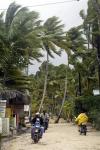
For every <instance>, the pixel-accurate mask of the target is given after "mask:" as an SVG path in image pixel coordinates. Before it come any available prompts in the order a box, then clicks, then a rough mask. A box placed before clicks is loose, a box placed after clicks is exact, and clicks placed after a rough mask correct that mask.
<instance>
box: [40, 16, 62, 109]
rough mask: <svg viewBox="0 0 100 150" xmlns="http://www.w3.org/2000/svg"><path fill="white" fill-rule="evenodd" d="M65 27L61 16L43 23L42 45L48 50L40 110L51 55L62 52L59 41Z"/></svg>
mask: <svg viewBox="0 0 100 150" xmlns="http://www.w3.org/2000/svg"><path fill="white" fill-rule="evenodd" d="M63 27H64V25H63V24H61V21H60V20H59V18H58V17H55V16H54V17H51V18H49V19H47V20H46V22H45V23H44V25H43V29H44V32H43V34H42V45H43V49H44V50H45V51H46V52H47V61H46V73H45V81H44V90H43V96H42V99H41V104H40V107H39V112H40V111H41V109H42V106H43V102H44V98H45V94H46V88H47V78H48V62H49V56H50V57H53V54H52V52H54V53H56V54H57V55H60V53H61V52H60V51H59V49H58V47H57V43H58V42H59V43H60V42H61V41H62V40H63V35H64V32H63Z"/></svg>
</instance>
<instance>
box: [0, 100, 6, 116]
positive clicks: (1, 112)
mask: <svg viewBox="0 0 100 150" xmlns="http://www.w3.org/2000/svg"><path fill="white" fill-rule="evenodd" d="M5 114H6V100H0V118H4V117H5Z"/></svg>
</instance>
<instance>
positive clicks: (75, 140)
mask: <svg viewBox="0 0 100 150" xmlns="http://www.w3.org/2000/svg"><path fill="white" fill-rule="evenodd" d="M2 150H100V132H88V134H87V136H84V135H82V136H81V135H79V133H78V132H77V128H76V127H75V126H73V125H71V124H67V125H66V124H57V125H55V124H52V125H50V127H49V129H48V131H47V132H46V133H45V134H44V136H43V138H42V139H41V140H40V142H39V143H38V144H33V143H32V140H31V137H30V133H26V134H23V135H21V136H18V137H16V138H15V139H13V140H12V141H10V142H5V143H4V147H3V149H2Z"/></svg>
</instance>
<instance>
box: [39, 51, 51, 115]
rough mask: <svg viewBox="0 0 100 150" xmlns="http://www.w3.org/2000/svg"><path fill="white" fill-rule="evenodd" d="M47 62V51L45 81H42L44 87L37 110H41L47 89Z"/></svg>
mask: <svg viewBox="0 0 100 150" xmlns="http://www.w3.org/2000/svg"><path fill="white" fill-rule="evenodd" d="M48 62H49V56H48V52H47V62H46V74H45V81H44V89H43V96H42V99H41V103H40V107H39V112H41V109H42V106H43V102H44V98H45V94H46V89H47V79H48Z"/></svg>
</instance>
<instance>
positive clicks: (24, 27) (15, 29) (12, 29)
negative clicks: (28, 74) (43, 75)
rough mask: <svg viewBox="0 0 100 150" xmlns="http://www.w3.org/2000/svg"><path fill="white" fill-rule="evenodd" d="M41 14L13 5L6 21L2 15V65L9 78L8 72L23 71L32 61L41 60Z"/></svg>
mask: <svg viewBox="0 0 100 150" xmlns="http://www.w3.org/2000/svg"><path fill="white" fill-rule="evenodd" d="M40 23H41V21H40V20H39V14H38V13H37V12H35V11H29V10H28V8H26V7H21V6H20V5H17V4H16V3H11V4H10V6H9V7H8V9H7V12H6V16H5V19H3V15H2V14H1V15H0V25H2V26H0V42H1V43H2V45H1V49H2V51H0V54H1V53H2V55H0V56H2V57H1V58H0V65H1V66H2V69H3V72H4V76H5V78H7V76H9V75H8V72H9V71H8V70H9V69H10V70H11V69H12V68H16V67H18V68H20V69H23V68H24V67H26V66H27V65H28V64H29V63H30V61H31V60H34V59H37V60H38V59H39V57H40V56H42V54H41V53H40V47H41V45H40V39H39V32H40Z"/></svg>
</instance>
